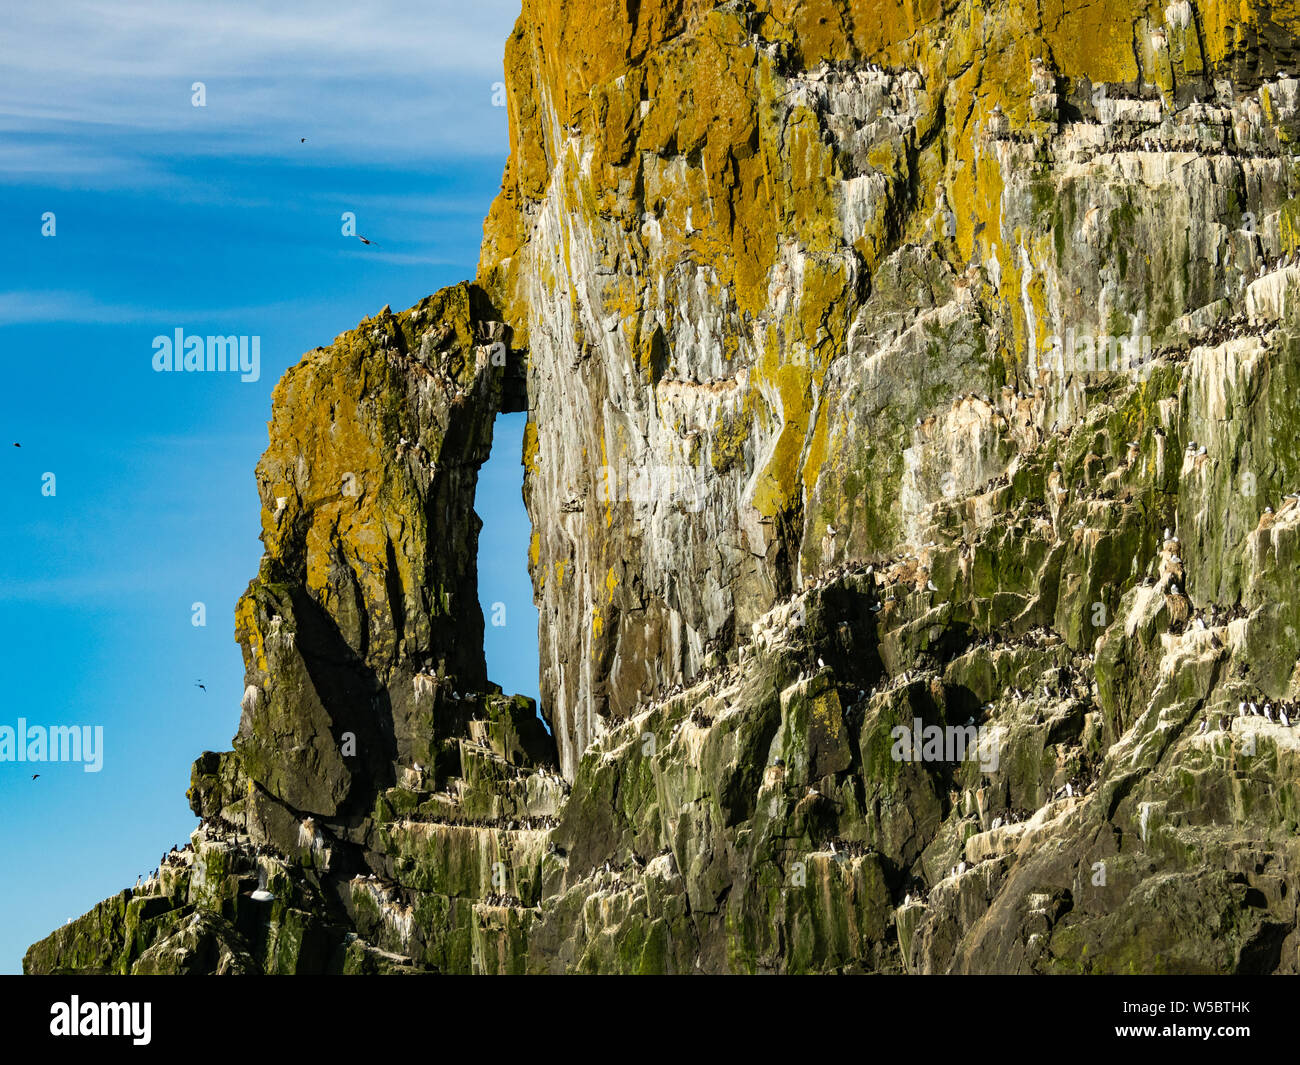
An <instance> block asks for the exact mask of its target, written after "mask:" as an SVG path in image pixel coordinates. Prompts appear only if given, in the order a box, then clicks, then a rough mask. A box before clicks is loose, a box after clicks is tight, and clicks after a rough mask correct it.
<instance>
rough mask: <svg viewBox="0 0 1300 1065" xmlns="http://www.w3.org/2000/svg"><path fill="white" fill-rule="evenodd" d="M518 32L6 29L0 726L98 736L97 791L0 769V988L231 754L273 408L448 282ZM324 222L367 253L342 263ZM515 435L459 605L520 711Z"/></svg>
mask: <svg viewBox="0 0 1300 1065" xmlns="http://www.w3.org/2000/svg"><path fill="white" fill-rule="evenodd" d="M268 6H269V5H268ZM13 7H19V8H21V9H22V10H12V8H13ZM213 7H219V8H220V10H217V11H214V10H212V8H213ZM517 14H518V2H517V0H510V2H496V0H489V2H487V3H479V4H476V5H459V4H458V5H454V6H453V5H452V4H449V3H428V2H424V3H395V2H394V3H385V2H372V3H368V4H366V5H364V6H361V5H351V4H341V3H332V2H325V3H313V4H310V5H307V4H296V3H291V4H283V5H278V9H277V10H275V11H267V10H263V8H262V5H257V4H246V3H232V2H228V0H223V2H222V3H221V4H220V5H199V4H188V3H187V4H177V3H175V2H174V0H173V2H164V3H131V2H125V3H124V2H112V3H72V2H47V3H42V4H39V5H37V4H33V5H5V9H4V10H2V11H0V39H3V40H4V41H5V42H6V47H5V51H6V55H5V61H4V63H3V65H2V66H0V232H3V234H4V238H5V239H4V251H5V254H4V255H3V256H0V360H3V368H4V374H5V387H4V389H3V390H0V507H3V516H4V520H3V522H2V523H0V646H2V647H3V648H4V660H5V666H6V673H7V678H6V685H5V687H6V692H7V695H8V698H7V699H5V700H4V704H5V705H4V707H3V709H0V725H4V724H10V725H13V724H15V723H16V721H17V719H18V718H19V717H24V718H26V719H27V720H28V722H29V723H31V724H37V723H39V724H83V725H102V726H103V728H104V735H105V739H104V745H105V752H104V767H103V770H102V771H101V772H99V773H85V772H83V770H82V768H81V767H80V766H78V765H72V764H48V763H47V764H44V765H40V766H36V767H34V768H29V767H28V766H25V765H21V764H18V763H13V762H0V915H3V916H2V917H0V972H17V971H19V970H20V967H21V959H22V954H23V952H24V950H25V949H26V947H27V946H28V944H30V943H31V942H32V941H34V940H35V939H38V938H40V937H41V936H43V935H45V934H46V933H48V932H49V931H51V930H52V929H53V928H54V927H56V926H57V925H61V924H63V923H64V921H65V920H66V919H67V918H68V917H74V916H77V915H79V914H81V913H83V912H84V911H85V910H87V909H88V908H90V907H91V906H92V905H93V904H94V903H96V902H98V901H99V900H100V899H102V898H104V897H106V896H108V895H111V894H113V893H114V892H116V891H119V890H121V889H122V888H123V887H127V886H130V885H131V884H133V883H134V882H135V878H136V876H137V875H138V874H140V873H147V872H148V871H149V870H150V869H152V868H153V867H154V866H155V865H156V864H157V862H158V858H159V856H160V855H161V854H162V852H164V851H166V850H168V849H170V847H171V846H172V844H183V843H184V842H185V841H186V840H187V838H188V835H189V832H190V831H191V830H192V828H193V827H194V825H195V819H194V817H193V816H192V815H191V814H190V812H189V809H188V806H187V805H186V802H185V789H186V787H187V785H188V783H189V767H190V763H191V762H192V761H193V759H194V758H195V756H196V755H198V754H199V752H200V751H203V750H205V749H210V750H226V749H228V748H229V746H230V740H231V737H232V736H233V735H234V732H235V729H236V727H237V725H238V720H239V696H240V694H241V692H242V691H243V667H242V663H241V660H240V655H239V649H238V647H237V645H236V644H235V642H234V636H233V628H234V625H233V608H234V604H235V601H236V600H237V599H238V597H239V595H240V593H241V592H242V591H243V589H244V587H245V586H246V585H247V583H248V580H249V578H250V577H251V576H252V575H253V574H254V572H255V571H256V568H257V562H258V559H259V558H260V556H261V544H260V543H259V541H258V539H257V534H258V529H259V522H258V499H257V492H256V486H255V482H254V476H253V470H254V466H255V465H256V462H257V459H258V456H259V455H260V453H261V451H262V449H263V448H264V447H265V444H266V422H267V419H268V418H269V416H270V394H271V390H272V388H273V387H274V385H275V383H276V381H277V380H278V378H279V377H280V375H281V374H282V373H283V371H284V370H285V369H286V368H287V367H289V366H291V365H292V364H294V363H295V362H297V361H298V359H299V358H300V356H301V355H302V353H303V352H306V351H308V350H310V349H312V348H314V347H316V346H317V345H321V344H328V343H329V342H330V341H331V340H332V339H333V338H334V337H335V336H336V335H337V334H339V333H340V332H343V331H344V330H346V329H349V328H351V327H352V326H353V325H355V324H356V322H357V321H358V320H359V319H361V318H363V317H365V316H366V315H369V314H373V313H374V312H375V311H377V310H378V309H379V308H380V307H382V306H383V305H384V304H391V305H392V307H393V308H394V309H395V310H397V309H401V308H405V307H408V306H410V305H411V304H413V303H415V302H416V301H418V300H419V299H421V298H422V297H424V296H425V295H427V294H429V293H430V292H433V291H435V290H436V289H438V288H440V287H442V286H443V285H447V284H451V283H453V282H456V281H459V280H462V279H465V278H469V277H472V276H473V274H474V268H475V263H476V260H477V257H478V246H479V241H480V239H481V236H482V221H483V217H484V215H485V214H486V213H487V209H488V206H489V204H490V202H491V199H492V197H493V196H494V195H495V194H496V191H497V189H498V188H499V187H500V180H501V170H502V166H503V165H504V162H505V156H506V148H507V144H506V138H507V128H506V116H505V111H504V110H503V109H501V108H496V107H493V106H492V104H491V98H492V86H493V83H494V82H498V81H500V80H501V76H502V75H501V56H502V51H503V46H504V42H505V39H506V37H507V35H508V34H509V32H510V29H511V26H512V25H513V21H514V19H515V17H516V16H517ZM196 81H201V82H203V83H204V85H205V88H206V106H205V107H203V108H197V107H193V106H192V104H191V99H192V88H191V87H192V85H193V83H194V82H196ZM303 137H305V138H307V140H306V143H302V141H301V139H300V138H303ZM344 211H353V212H355V213H356V215H357V228H358V230H359V231H360V232H361V233H363V234H364V235H366V236H368V237H370V238H371V239H372V240H374V241H375V242H376V243H375V245H374V246H372V247H369V248H367V247H365V246H363V245H361V244H360V243H359V242H358V241H356V240H355V239H351V238H347V237H344V236H342V235H341V234H340V227H341V225H342V223H341V220H340V215H341V214H342V212H344ZM45 212H54V215H55V219H56V227H57V229H56V235H55V236H53V237H44V236H42V235H41V227H42V222H41V219H42V215H43V214H44V213H45ZM177 327H181V328H184V329H185V330H186V331H187V332H194V333H204V334H206V333H210V332H211V333H221V334H247V335H258V336H260V337H261V357H262V367H261V379H260V380H259V381H257V382H253V383H242V382H240V381H239V380H238V378H237V377H236V376H234V375H224V376H221V375H208V374H156V373H154V372H153V371H152V369H151V365H150V360H151V358H152V353H153V352H152V346H151V342H152V339H153V337H154V336H156V335H158V334H160V333H170V332H171V331H172V330H173V329H175V328H177ZM522 432H523V417H522V416H521V415H515V416H510V417H505V418H502V419H499V421H498V425H497V439H496V444H495V446H494V449H493V455H492V460H491V461H490V462H489V464H488V467H487V468H485V470H484V476H483V480H482V482H481V485H480V492H479V505H478V511H479V515H480V517H482V519H483V521H484V525H485V528H484V533H483V538H482V541H481V544H480V593H481V596H480V597H481V599H482V600H483V602H484V603H485V606H486V605H490V604H491V603H493V602H495V601H497V600H500V601H503V602H505V603H506V605H507V620H508V624H507V626H506V627H505V628H504V629H496V630H494V629H493V628H492V627H491V626H490V625H489V626H488V629H487V653H488V665H489V670H490V672H491V675H492V677H493V679H494V680H495V681H497V682H498V683H499V684H501V685H502V686H503V687H504V688H505V689H506V690H507V691H521V692H524V693H526V694H529V695H532V696H534V697H536V691H537V647H536V612H535V610H534V609H533V607H532V602H531V589H530V588H529V586H528V583H527V576H526V573H525V557H526V550H527V542H528V526H527V518H526V515H525V514H524V510H523V504H522V502H521V500H520V494H519V489H520V484H521V481H522V468H521V466H520V464H519V459H520V445H521V440H522ZM15 441H17V442H21V444H22V447H21V448H14V447H12V446H11V445H12V443H13V442H15ZM47 473H52V474H54V477H55V482H54V485H55V494H54V495H53V496H49V495H45V494H43V493H42V484H43V478H44V475H45V474H47ZM195 602H203V603H204V604H206V611H207V624H206V626H204V627H195V626H194V625H193V624H191V604H193V603H195ZM198 679H202V681H203V682H204V684H205V685H206V686H207V691H206V692H204V691H202V690H200V689H198V688H197V687H195V682H196V680H198ZM36 771H39V772H40V773H41V777H40V779H39V780H36V781H33V780H31V779H30V777H31V773H32V772H36Z"/></svg>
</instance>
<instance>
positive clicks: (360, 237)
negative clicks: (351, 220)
mask: <svg viewBox="0 0 1300 1065" xmlns="http://www.w3.org/2000/svg"><path fill="white" fill-rule="evenodd" d="M357 240H359V241H361V243H362V244H374V243H375V242H374V241H373V240H366V238H365V237H363V236H362V235H361V234H360V233H358V234H357ZM375 247H376V248H377V247H379V245H378V244H375Z"/></svg>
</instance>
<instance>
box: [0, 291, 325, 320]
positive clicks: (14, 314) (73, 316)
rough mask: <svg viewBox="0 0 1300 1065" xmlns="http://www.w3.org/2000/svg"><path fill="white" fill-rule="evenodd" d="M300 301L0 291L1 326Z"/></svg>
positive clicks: (268, 311) (268, 307) (264, 311)
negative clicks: (173, 300) (202, 302)
mask: <svg viewBox="0 0 1300 1065" xmlns="http://www.w3.org/2000/svg"><path fill="white" fill-rule="evenodd" d="M302 308H303V303H302V301H301V300H298V301H281V302H276V303H263V304H251V305H247V306H243V307H219V306H209V307H201V308H200V307H165V306H159V305H158V304H157V303H153V304H147V305H146V304H131V303H117V302H109V301H105V300H102V299H99V298H97V297H95V296H92V295H90V294H89V293H85V292H61V291H57V290H55V291H23V290H11V291H8V292H0V326H5V325H22V324H25V323H30V322H45V323H49V322H59V323H66V324H78V323H84V322H91V323H98V324H100V325H118V324H122V323H129V322H159V321H166V322H172V321H180V320H182V319H185V318H195V319H202V320H204V321H208V320H212V319H214V318H221V317H227V318H244V317H251V316H255V315H259V314H260V315H267V316H270V315H274V314H279V313H283V312H285V311H291V310H294V311H300V310H302Z"/></svg>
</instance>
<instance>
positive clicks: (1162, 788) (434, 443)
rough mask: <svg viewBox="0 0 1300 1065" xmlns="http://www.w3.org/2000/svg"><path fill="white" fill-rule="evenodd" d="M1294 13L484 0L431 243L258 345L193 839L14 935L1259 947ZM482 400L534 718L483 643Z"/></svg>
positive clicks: (1272, 942) (329, 961) (560, 951)
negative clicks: (523, 581) (227, 664)
mask: <svg viewBox="0 0 1300 1065" xmlns="http://www.w3.org/2000/svg"><path fill="white" fill-rule="evenodd" d="M1298 58H1300V9H1296V8H1293V6H1290V5H1271V6H1270V5H1264V4H1253V3H1250V2H1247V3H1245V4H1237V3H1234V4H1225V3H1210V2H1192V0H1187V2H1183V0H1179V2H1177V3H1173V4H1170V5H1169V6H1168V7H1165V8H1162V7H1160V6H1159V5H1155V6H1148V5H1139V4H1136V3H1133V2H1128V0H1103V2H1101V3H1091V4H1083V3H1079V2H1074V0H1067V2H1065V3H1064V4H1059V5H1057V7H1056V8H1054V9H1053V10H1052V11H1051V13H1050V17H1049V16H1048V15H1047V14H1043V15H1042V16H1041V17H1040V14H1039V9H1038V8H1037V7H1026V6H1025V5H1022V4H1018V3H1010V4H998V5H994V6H993V7H991V8H990V7H987V6H981V5H977V4H974V3H968V2H961V3H956V4H951V5H948V6H947V7H942V8H941V6H940V5H939V4H937V3H921V4H919V5H915V4H914V5H911V6H910V7H908V6H906V5H904V6H902V7H898V6H896V5H895V6H891V5H879V4H874V3H873V4H858V5H856V6H851V10H849V11H848V12H847V13H845V12H843V11H841V9H840V8H839V7H836V6H834V5H829V4H824V3H819V2H812V3H794V4H785V5H778V6H775V7H774V6H771V5H767V4H761V5H741V4H735V3H727V4H723V5H718V6H713V5H709V4H641V5H639V6H634V7H633V8H632V9H629V8H627V7H626V6H618V5H605V6H593V5H589V4H588V5H580V8H579V9H576V10H575V9H574V8H573V5H572V4H569V5H567V6H565V5H560V4H555V3H528V4H526V5H525V7H524V10H523V13H522V15H521V18H520V20H519V23H518V25H517V27H516V30H515V33H514V35H513V36H512V37H511V39H510V41H509V43H508V45H507V50H506V76H507V82H508V85H509V105H510V117H511V129H512V142H511V155H510V159H509V162H508V164H507V167H506V172H505V179H504V182H503V186H502V191H501V195H500V197H499V198H498V199H497V201H496V203H495V204H494V206H493V209H492V212H491V214H490V215H489V217H488V219H487V222H486V224H485V234H484V243H483V249H482V257H481V262H480V266H479V273H478V278H477V282H476V284H475V285H473V286H471V285H464V286H456V287H454V288H452V289H448V290H444V291H443V292H441V293H438V294H437V295H436V296H434V297H431V298H430V299H429V300H427V301H424V302H422V303H421V304H420V305H418V306H417V307H416V308H412V310H410V311H408V312H404V313H402V314H399V315H392V314H390V313H388V312H387V311H385V312H384V313H381V314H380V315H378V316H377V317H376V318H374V319H368V320H367V321H366V322H364V323H362V325H361V326H360V327H359V328H358V329H357V330H356V331H354V332H352V333H349V334H345V335H344V336H343V337H340V338H339V339H338V340H337V341H336V342H335V344H334V345H332V346H331V347H330V348H328V349H322V350H320V351H317V352H313V353H311V354H309V355H308V356H306V357H305V358H304V360H303V362H302V363H300V364H299V366H297V367H295V368H294V369H293V370H291V371H290V372H289V374H287V375H286V377H285V379H284V380H283V381H282V382H281V384H280V386H279V388H278V390H277V392H276V397H275V408H274V411H273V418H272V423H271V427H270V439H271V444H270V447H269V448H268V451H267V453H266V455H265V456H264V458H263V460H262V462H261V464H260V465H259V467H258V481H259V486H260V490H261V495H262V502H263V539H264V542H265V544H266V549H267V550H266V557H265V559H264V560H263V563H262V566H261V569H260V571H259V574H258V575H257V577H256V578H255V579H254V580H253V582H252V584H251V585H250V587H249V590H248V592H247V593H246V595H245V596H244V598H243V599H242V600H241V601H240V604H239V608H238V613H237V632H238V636H239V639H240V642H241V645H242V646H243V647H244V651H245V665H246V673H247V676H246V679H245V692H244V697H243V703H242V709H243V716H242V721H241V726H240V730H239V734H238V736H237V737H236V739H235V744H234V746H235V750H234V751H233V752H227V753H224V754H214V753H211V752H209V753H205V754H204V755H203V756H202V757H201V758H200V759H199V760H198V761H197V762H196V763H195V766H194V771H193V777H192V786H191V789H190V800H191V804H192V806H193V808H194V810H195V812H196V814H197V815H198V816H199V817H200V818H201V822H202V823H201V825H200V827H199V829H198V830H196V832H195V834H194V837H193V839H192V842H191V845H190V846H189V847H187V848H186V849H184V850H183V851H180V852H177V854H176V855H174V856H171V857H169V858H168V860H167V861H165V862H164V863H163V865H162V867H161V868H160V871H159V874H158V875H157V877H155V878H152V879H150V880H148V881H146V882H145V883H144V884H142V885H141V886H140V887H139V888H138V889H136V890H135V891H128V892H123V893H122V894H121V895H119V896H115V897H114V898H112V899H109V900H106V901H105V902H103V903H101V904H100V905H99V906H98V907H96V909H95V910H93V911H92V912H91V913H89V914H87V915H86V916H84V917H82V918H81V919H79V920H78V921H74V922H73V923H72V924H70V925H68V926H67V927H66V928H64V929H60V930H58V931H57V932H55V933H54V934H53V935H51V936H50V937H49V938H47V939H46V940H43V941H42V942H41V943H38V944H36V945H34V946H33V947H32V948H31V951H30V952H29V954H28V957H27V961H26V966H27V968H28V970H29V971H34V972H48V971H74V970H75V971H112V972H161V971H167V972H194V971H226V972H241V971H256V972H267V971H273V972H322V971H325V972H355V973H376V972H431V971H437V972H481V973H495V972H537V973H541V972H618V973H631V972H674V973H676V972H682V973H685V972H772V973H791V972H888V973H936V972H957V973H977V972H1018V973H1057V972H1093V973H1100V972H1148V971H1154V972H1296V971H1297V970H1298V969H1300V932H1298V931H1297V912H1296V904H1295V900H1296V898H1297V897H1300V894H1298V893H1300V882H1297V879H1296V874H1295V870H1296V869H1297V868H1300V850H1298V845H1297V842H1296V840H1297V839H1298V838H1300V761H1298V760H1297V753H1298V752H1300V727H1298V725H1297V721H1298V719H1300V708H1298V706H1297V703H1298V702H1300V587H1298V586H1297V581H1296V572H1297V565H1298V564H1300V495H1298V494H1297V493H1300V419H1298V418H1297V415H1296V413H1295V411H1296V404H1295V397H1296V396H1297V395H1300V304H1298V302H1297V298H1298V297H1300V195H1298V194H1300V164H1298V161H1297V157H1296V154H1295V150H1294V146H1295V144H1296V137H1297V134H1298V133H1300V122H1298V119H1297V107H1300V79H1297V78H1295V77H1292V76H1290V74H1289V73H1287V72H1294V71H1296V70H1297V63H1296V61H1297V59H1298ZM519 405H526V406H527V408H528V411H529V425H528V430H527V434H526V438H525V448H524V455H523V456H522V458H523V463H524V491H525V498H526V501H527V504H528V509H529V512H530V515H531V518H532V522H533V539H532V549H531V553H530V558H529V564H530V567H531V573H532V578H533V584H534V590H535V594H536V599H537V602H538V606H539V609H540V616H541V621H540V632H539V639H540V648H541V662H542V675H541V678H540V679H541V692H542V706H541V710H542V712H543V714H544V715H545V717H546V719H547V721H549V723H550V725H551V727H552V730H553V735H548V734H547V733H546V732H545V730H543V729H542V727H541V726H540V724H539V723H538V721H537V719H536V718H535V716H534V707H533V706H532V705H531V703H530V702H529V701H528V700H525V699H522V698H520V697H513V698H510V697H507V696H506V695H504V694H502V693H500V691H499V689H497V688H496V687H495V686H493V685H491V684H490V683H489V681H488V679H487V677H486V673H485V669H484V665H483V658H482V651H481V643H482V639H481V638H482V626H483V621H482V618H481V616H480V614H479V610H478V606H477V594H476V578H475V572H474V554H475V550H474V549H475V539H476V535H477V529H478V522H477V518H475V517H474V514H473V510H472V504H473V490H474V481H475V478H476V473H477V469H478V466H479V464H480V463H481V462H482V461H483V460H484V458H486V456H487V452H488V448H489V445H490V434H491V424H492V418H493V417H494V416H495V414H496V413H497V411H499V410H502V409H513V408H514V407H516V406H519ZM349 736H350V737H352V739H353V740H355V744H354V745H352V746H349V744H348V742H347V739H346V737H349Z"/></svg>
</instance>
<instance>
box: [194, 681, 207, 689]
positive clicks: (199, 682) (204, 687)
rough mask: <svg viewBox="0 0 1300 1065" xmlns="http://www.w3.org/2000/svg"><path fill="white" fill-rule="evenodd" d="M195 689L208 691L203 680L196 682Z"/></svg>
mask: <svg viewBox="0 0 1300 1065" xmlns="http://www.w3.org/2000/svg"><path fill="white" fill-rule="evenodd" d="M194 687H196V688H202V689H203V690H204V691H207V690H208V689H207V687H206V686H205V685H204V683H203V681H201V680H196V681H195V682H194Z"/></svg>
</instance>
